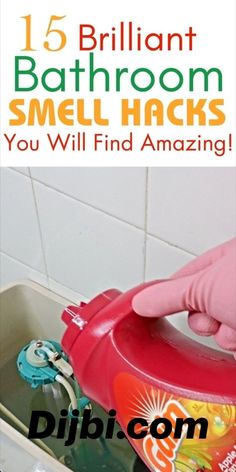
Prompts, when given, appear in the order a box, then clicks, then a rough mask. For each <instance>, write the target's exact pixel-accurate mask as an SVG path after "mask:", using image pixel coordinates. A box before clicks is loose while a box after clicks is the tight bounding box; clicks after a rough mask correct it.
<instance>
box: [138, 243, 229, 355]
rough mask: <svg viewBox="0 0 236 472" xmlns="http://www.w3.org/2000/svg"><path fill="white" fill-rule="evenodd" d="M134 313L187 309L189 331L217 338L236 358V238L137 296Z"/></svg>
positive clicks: (157, 314)
mask: <svg viewBox="0 0 236 472" xmlns="http://www.w3.org/2000/svg"><path fill="white" fill-rule="evenodd" d="M132 305H133V309H134V311H135V312H136V313H137V314H139V315H142V316H149V317H162V316H165V315H170V314H173V313H177V312H179V311H184V310H187V311H188V312H189V316H188V323H189V326H190V328H191V329H192V330H193V331H194V332H195V333H197V334H199V335H200V336H212V335H213V336H214V338H215V341H216V342H217V343H218V345H219V346H221V347H222V348H224V349H228V350H230V351H234V352H235V354H234V355H235V358H236V238H235V239H232V240H230V241H227V242H226V243H224V244H222V245H220V246H218V247H216V248H214V249H211V250H210V251H208V252H206V253H204V254H203V255H201V256H199V257H197V258H196V259H195V260H194V261H193V262H190V263H189V264H187V265H186V266H185V267H183V268H182V269H181V270H180V271H178V272H177V273H176V274H174V275H173V276H172V277H171V278H170V279H168V280H167V281H164V282H161V283H157V284H155V285H152V286H150V287H148V288H145V289H144V290H142V291H141V292H140V293H139V294H137V295H135V297H134V298H133V301H132Z"/></svg>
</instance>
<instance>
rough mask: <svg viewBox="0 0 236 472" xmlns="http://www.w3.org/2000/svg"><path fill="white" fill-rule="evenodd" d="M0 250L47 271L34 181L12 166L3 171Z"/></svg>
mask: <svg viewBox="0 0 236 472" xmlns="http://www.w3.org/2000/svg"><path fill="white" fill-rule="evenodd" d="M1 250H2V251H3V252H4V253H6V254H8V255H9V256H11V257H14V258H15V259H17V260H19V261H20V262H23V263H24V264H26V265H28V266H30V267H31V268H33V269H36V270H38V271H39V272H45V266H44V262H43V253H42V247H41V241H40V234H39V227H38V221H37V213H36V208H35V202H34V196H33V192H32V184H31V181H30V179H29V178H28V177H26V176H25V175H23V174H21V173H19V172H15V171H14V170H11V169H2V171H1Z"/></svg>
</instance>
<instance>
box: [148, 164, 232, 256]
mask: <svg viewBox="0 0 236 472" xmlns="http://www.w3.org/2000/svg"><path fill="white" fill-rule="evenodd" d="M149 174H150V180H149V199H148V232H149V233H151V234H153V235H154V236H156V237H158V238H161V239H163V240H166V241H168V242H169V243H171V244H174V245H176V246H179V247H180V248H182V249H185V250H187V251H190V252H192V253H193V254H199V253H201V252H203V251H205V250H207V249H209V248H210V247H212V246H215V245H218V244H220V243H221V242H222V241H224V240H226V239H230V238H232V237H233V236H234V235H235V231H236V169H233V168H161V169H156V168H155V169H150V171H149Z"/></svg>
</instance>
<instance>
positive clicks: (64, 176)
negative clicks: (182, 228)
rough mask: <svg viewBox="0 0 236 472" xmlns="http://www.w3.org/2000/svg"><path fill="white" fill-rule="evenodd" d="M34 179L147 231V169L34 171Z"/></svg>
mask: <svg viewBox="0 0 236 472" xmlns="http://www.w3.org/2000/svg"><path fill="white" fill-rule="evenodd" d="M31 175H32V177H33V178H34V179H36V180H39V181H40V182H43V183H45V184H47V185H49V186H50V187H52V188H55V189H57V190H59V191H61V192H63V193H65V194H67V195H70V196H72V197H74V198H76V199H77V200H80V201H82V202H84V203H87V204H88V205H91V206H94V207H95V208H99V209H101V210H103V211H104V212H107V213H108V214H111V215H114V216H116V217H117V218H120V219H121V220H124V221H127V222H128V223H131V224H133V225H136V226H138V227H141V228H144V224H145V187H146V169H141V168H140V169H138V168H137V169H135V168H62V167H61V168H50V167H38V168H37V167H34V168H32V169H31Z"/></svg>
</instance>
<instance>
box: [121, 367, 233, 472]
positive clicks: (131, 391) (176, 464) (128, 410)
mask: <svg viewBox="0 0 236 472" xmlns="http://www.w3.org/2000/svg"><path fill="white" fill-rule="evenodd" d="M114 396H115V402H116V405H115V407H116V410H117V413H118V419H119V422H120V424H121V427H122V428H123V429H124V431H127V425H128V424H129V423H130V421H131V420H133V419H134V418H143V419H144V420H146V423H147V426H143V425H142V424H138V423H137V425H136V428H135V432H136V433H139V432H141V431H144V430H145V436H144V437H143V438H140V439H132V438H129V437H128V439H130V442H131V443H132V445H133V446H134V447H135V449H136V451H137V453H138V454H139V456H140V457H141V458H142V459H143V461H144V462H145V463H146V464H147V466H148V467H149V468H150V470H151V471H153V472H162V471H163V472H191V471H192V472H197V471H199V472H200V471H204V472H207V471H212V472H220V471H222V472H236V406H235V405H224V404H216V403H209V402H202V401H198V400H192V399H188V398H184V397H182V396H176V395H173V394H171V393H167V392H165V391H164V390H162V389H159V388H156V387H154V386H152V385H150V384H148V383H146V382H143V381H141V380H139V379H138V378H136V377H135V376H133V375H131V374H127V373H121V374H119V375H118V376H117V377H116V378H115V381H114ZM159 418H160V419H161V418H165V419H166V422H167V423H168V422H169V424H170V425H171V427H170V432H169V434H168V436H167V437H163V438H161V439H156V438H155V437H154V436H153V434H151V431H152V428H151V424H152V423H153V421H154V420H156V419H159ZM189 418H192V419H193V420H195V424H196V426H195V428H194V431H193V435H192V436H193V437H192V438H189V437H188V436H189V434H188V433H189V430H188V423H187V424H184V425H183V428H182V430H181V435H180V437H177V436H178V434H177V429H176V424H177V423H178V422H177V423H176V420H177V419H182V420H183V422H184V421H185V420H187V419H189ZM199 418H203V419H205V420H207V423H208V425H207V431H206V437H205V438H203V439H201V438H200V437H199V436H200V429H201V424H200V423H198V422H197V421H196V420H198V419H199ZM164 428H165V425H163V424H161V423H160V424H159V426H158V428H157V432H158V433H160V436H161V435H162V434H161V433H162V432H163V431H164Z"/></svg>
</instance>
